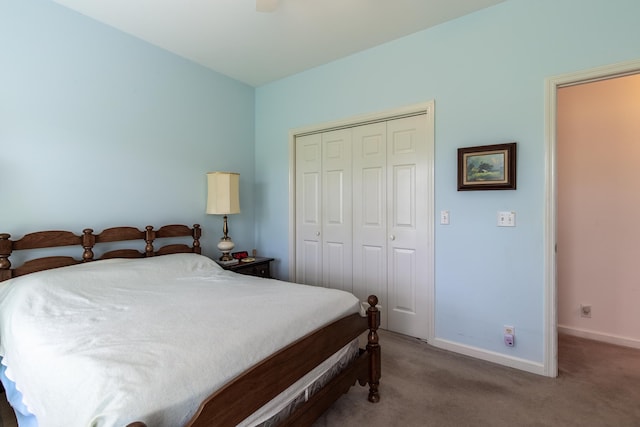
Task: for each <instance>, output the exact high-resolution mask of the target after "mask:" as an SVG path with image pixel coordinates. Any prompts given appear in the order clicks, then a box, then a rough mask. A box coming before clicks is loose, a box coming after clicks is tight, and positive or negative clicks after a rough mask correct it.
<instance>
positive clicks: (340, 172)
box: [322, 129, 353, 292]
mask: <svg viewBox="0 0 640 427" xmlns="http://www.w3.org/2000/svg"><path fill="white" fill-rule="evenodd" d="M351 150H352V146H351V130H350V129H343V130H337V131H332V132H326V133H323V134H322V230H323V231H322V232H323V237H322V251H323V252H322V259H323V264H322V276H323V284H324V286H327V287H330V288H334V289H342V290H345V291H349V292H351V291H352V290H353V286H352V274H351V269H352V262H351V258H352V251H353V246H352V240H351V235H352V233H353V232H352V221H351V217H352V199H351V198H352V180H351V177H352V171H351Z"/></svg>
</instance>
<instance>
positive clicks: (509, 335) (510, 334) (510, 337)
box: [502, 325, 516, 347]
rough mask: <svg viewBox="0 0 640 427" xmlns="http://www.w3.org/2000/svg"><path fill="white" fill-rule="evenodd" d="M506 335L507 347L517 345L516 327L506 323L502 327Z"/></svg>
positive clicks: (505, 342)
mask: <svg viewBox="0 0 640 427" xmlns="http://www.w3.org/2000/svg"><path fill="white" fill-rule="evenodd" d="M502 333H503V336H504V345H506V346H507V347H513V346H514V345H516V328H514V327H513V326H509V325H504V326H503V328H502Z"/></svg>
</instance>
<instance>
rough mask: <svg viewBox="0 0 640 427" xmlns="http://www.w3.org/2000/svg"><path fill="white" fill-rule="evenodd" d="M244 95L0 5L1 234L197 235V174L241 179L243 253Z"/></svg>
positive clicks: (246, 228)
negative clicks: (127, 228)
mask: <svg viewBox="0 0 640 427" xmlns="http://www.w3.org/2000/svg"><path fill="white" fill-rule="evenodd" d="M253 126H254V89H253V88H252V87H250V86H247V85H244V84H242V83H239V82H237V81H235V80H232V79H229V78H227V77H225V76H222V75H220V74H218V73H214V72H212V71H210V70H207V69H205V68H204V67H201V66H198V65H195V64H194V63H192V62H189V61H187V60H184V59H182V58H179V57H177V56H175V55H172V54H170V53H168V52H166V51H163V50H161V49H158V48H156V47H153V46H151V45H149V44H147V43H144V42H141V41H139V40H138V39H135V38H133V37H130V36H128V35H126V34H124V33H122V32H119V31H116V30H114V29H112V28H111V27H108V26H105V25H102V24H99V23H97V22H95V21H93V20H91V19H89V18H87V17H84V16H82V15H80V14H77V13H75V12H73V11H70V10H68V9H66V8H64V7H62V6H59V5H57V4H55V3H53V2H50V1H42V0H0V232H10V233H11V234H12V235H13V236H14V237H16V238H17V237H19V236H21V235H22V234H24V233H26V232H31V231H36V230H41V229H68V230H72V231H78V232H80V231H81V230H82V229H83V228H85V227H91V228H94V229H95V230H96V231H100V230H102V229H103V228H105V227H111V226H118V225H134V226H138V227H144V226H145V225H147V224H151V225H154V226H160V225H164V224H167V223H187V224H194V223H199V224H201V225H202V226H203V229H204V239H203V242H202V243H203V250H204V252H205V253H211V252H212V251H213V254H217V249H216V248H215V243H217V240H218V239H219V238H220V236H221V235H222V219H221V218H219V217H217V216H212V215H206V214H205V213H204V210H205V203H206V200H205V199H206V178H205V173H206V172H208V171H213V170H229V171H235V172H239V173H240V176H241V178H240V180H241V182H240V185H241V188H240V191H241V209H242V213H241V214H239V215H233V216H231V217H230V231H231V233H230V234H231V236H232V237H233V239H234V241H235V242H236V244H237V246H238V248H243V249H247V250H250V249H251V248H253V246H254V232H253V223H254V209H253V181H254V168H253V149H254V128H253Z"/></svg>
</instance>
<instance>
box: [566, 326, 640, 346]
mask: <svg viewBox="0 0 640 427" xmlns="http://www.w3.org/2000/svg"><path fill="white" fill-rule="evenodd" d="M558 333H561V334H567V335H573V336H575V337H580V338H586V339H590V340H594V341H602V342H606V343H609V344H615V345H621V346H624V347H632V348H637V349H640V340H637V339H635V338H628V337H621V336H618V335H612V334H604V333H602V332H594V331H589V330H587V329H580V328H573V327H569V326H563V325H558Z"/></svg>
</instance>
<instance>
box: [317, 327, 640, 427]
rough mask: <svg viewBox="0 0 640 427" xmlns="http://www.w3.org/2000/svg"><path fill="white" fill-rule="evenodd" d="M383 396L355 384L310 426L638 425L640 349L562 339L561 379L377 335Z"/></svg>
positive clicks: (564, 337)
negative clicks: (374, 400)
mask: <svg viewBox="0 0 640 427" xmlns="http://www.w3.org/2000/svg"><path fill="white" fill-rule="evenodd" d="M380 343H381V346H382V354H383V359H382V375H383V377H382V379H381V381H380V384H381V385H380V396H381V401H380V402H379V403H378V404H371V403H369V402H368V401H367V400H366V396H367V391H366V389H364V388H362V387H359V386H356V387H353V388H352V389H351V391H349V393H347V394H346V395H344V396H343V397H341V398H340V400H338V401H337V402H336V403H335V404H334V405H333V406H332V407H331V408H330V409H329V410H328V411H327V412H326V413H325V414H324V415H323V416H322V417H321V418H320V419H319V420H318V421H316V423H315V424H314V427H333V426H362V425H368V426H380V427H382V426H438V427H447V426H452V427H453V426H455V427H462V426H474V427H476V426H491V427H501V426H509V427H513V426H532V427H533V426H536V427H537V426H554V427H556V426H580V427H588V426H617V427H626V426H628V427H637V426H640V350H636V349H630V348H626V347H618V346H613V345H609V344H604V343H600V342H595V341H589V340H584V339H579V338H575V337H571V336H561V337H560V339H559V349H558V354H559V367H560V374H559V376H558V378H555V379H554V378H546V377H541V376H539V375H535V374H529V373H526V372H522V371H518V370H515V369H511V368H506V367H502V366H498V365H495V364H492V363H488V362H483V361H480V360H476V359H472V358H469V357H466V356H461V355H458V354H454V353H451V352H448V351H444V350H439V349H436V348H433V347H431V346H429V345H427V344H424V343H422V342H420V341H418V340H415V339H411V338H407V337H403V336H400V335H396V334H392V333H388V332H387V333H385V332H384V331H383V332H382V333H381V337H380Z"/></svg>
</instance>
